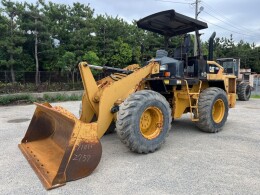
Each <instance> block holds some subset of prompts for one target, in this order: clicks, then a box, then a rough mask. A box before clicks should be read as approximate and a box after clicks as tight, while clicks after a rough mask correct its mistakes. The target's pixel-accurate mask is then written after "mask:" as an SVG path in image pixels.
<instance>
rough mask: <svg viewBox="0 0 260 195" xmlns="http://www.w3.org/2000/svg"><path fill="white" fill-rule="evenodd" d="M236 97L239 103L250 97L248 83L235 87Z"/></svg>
mask: <svg viewBox="0 0 260 195" xmlns="http://www.w3.org/2000/svg"><path fill="white" fill-rule="evenodd" d="M237 96H238V99H239V100H241V101H248V100H249V99H250V96H251V87H250V85H249V84H248V83H241V84H239V85H238V87H237Z"/></svg>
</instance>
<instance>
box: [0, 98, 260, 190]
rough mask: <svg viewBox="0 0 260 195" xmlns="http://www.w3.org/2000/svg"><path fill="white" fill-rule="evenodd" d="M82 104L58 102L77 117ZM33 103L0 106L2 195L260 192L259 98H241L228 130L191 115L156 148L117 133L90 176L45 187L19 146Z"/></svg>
mask: <svg viewBox="0 0 260 195" xmlns="http://www.w3.org/2000/svg"><path fill="white" fill-rule="evenodd" d="M79 103H80V102H65V103H59V105H62V106H64V107H65V108H67V109H68V110H70V111H72V112H73V113H74V114H76V115H78V107H79ZM34 109H35V106H34V105H26V106H8V107H0V123H1V126H0V139H1V142H0V143H1V144H0V146H1V153H0V175H1V177H0V194H77V193H78V194H83V193H84V194H247V195H248V194H259V192H260V100H258V99H251V100H250V101H248V102H241V101H238V102H237V106H236V108H234V109H231V110H230V111H229V117H228V121H227V123H226V125H225V127H224V129H223V131H221V132H219V133H217V134H208V133H203V132H200V131H199V130H198V129H197V128H196V127H195V125H194V124H193V123H192V122H190V120H189V115H184V117H183V118H182V119H178V120H175V121H174V122H173V125H172V130H171V131H170V134H169V137H168V138H167V141H166V144H165V145H164V146H163V147H162V148H161V149H160V150H159V151H157V152H155V153H153V154H148V155H138V154H134V153H132V152H130V151H129V150H128V148H127V147H125V146H124V145H123V144H122V143H121V142H120V140H119V139H118V138H117V135H116V134H110V135H106V136H104V137H103V138H102V139H101V143H102V147H103V155H102V158H101V162H100V164H99V165H98V167H97V169H96V170H95V171H94V172H93V173H92V175H90V176H89V177H86V178H83V179H80V180H77V181H73V182H68V183H67V184H66V185H65V186H63V187H61V188H57V189H53V190H51V191H46V190H45V189H44V188H43V186H42V185H41V183H40V181H39V179H38V178H37V176H36V174H35V173H34V171H33V170H32V169H31V167H30V165H29V164H28V162H27V161H26V160H25V158H24V156H23V155H22V153H21V152H20V150H19V149H18V147H17V144H18V143H19V142H20V141H21V139H22V138H23V136H24V134H25V132H26V130H27V127H28V125H29V121H30V119H31V117H32V114H33V111H34Z"/></svg>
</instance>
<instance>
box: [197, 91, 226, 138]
mask: <svg viewBox="0 0 260 195" xmlns="http://www.w3.org/2000/svg"><path fill="white" fill-rule="evenodd" d="M213 109H214V110H213ZM228 109H229V108H228V99H227V94H226V92H225V91H224V90H223V89H220V88H217V87H210V88H207V89H205V90H203V91H202V92H201V93H200V95H199V102H198V113H199V117H198V118H199V121H198V122H196V125H197V126H198V127H199V128H200V129H201V130H202V131H204V132H208V133H216V132H219V131H221V130H222V128H223V126H224V124H225V123H226V120H227V116H228Z"/></svg>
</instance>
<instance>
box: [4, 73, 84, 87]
mask: <svg viewBox="0 0 260 195" xmlns="http://www.w3.org/2000/svg"><path fill="white" fill-rule="evenodd" d="M14 75H15V81H16V82H19V83H23V84H25V83H34V82H35V72H24V71H15V72H14ZM72 76H73V73H71V72H49V71H39V80H40V82H43V83H46V82H47V83H70V82H72V78H73V77H72ZM0 82H3V83H10V82H12V77H11V72H10V71H0ZM74 82H76V83H77V82H81V77H80V73H79V72H75V73H74Z"/></svg>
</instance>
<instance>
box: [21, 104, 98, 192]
mask: <svg viewBox="0 0 260 195" xmlns="http://www.w3.org/2000/svg"><path fill="white" fill-rule="evenodd" d="M36 105H37V108H36V110H35V113H34V115H33V118H32V120H31V123H30V125H29V127H28V130H27V132H26V134H25V137H24V138H23V140H22V142H21V144H19V148H20V149H21V151H22V153H23V154H24V156H25V157H26V159H27V160H28V162H29V163H30V165H31V166H32V168H33V169H34V171H35V172H36V174H37V175H38V177H39V179H40V180H41V182H42V183H43V185H44V187H45V188H46V189H52V188H56V187H59V186H62V185H65V183H66V182H67V181H71V180H76V179H80V178H82V177H86V176H88V175H89V174H91V172H92V171H93V170H94V169H95V168H96V167H97V165H98V164H99V161H100V158H101V153H102V148H101V144H100V141H99V139H98V137H97V123H84V122H82V121H80V120H78V119H77V118H76V117H75V116H74V115H73V114H71V113H70V112H68V111H67V110H65V109H64V108H62V107H52V106H51V105H50V104H48V103H45V104H37V103H36Z"/></svg>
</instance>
